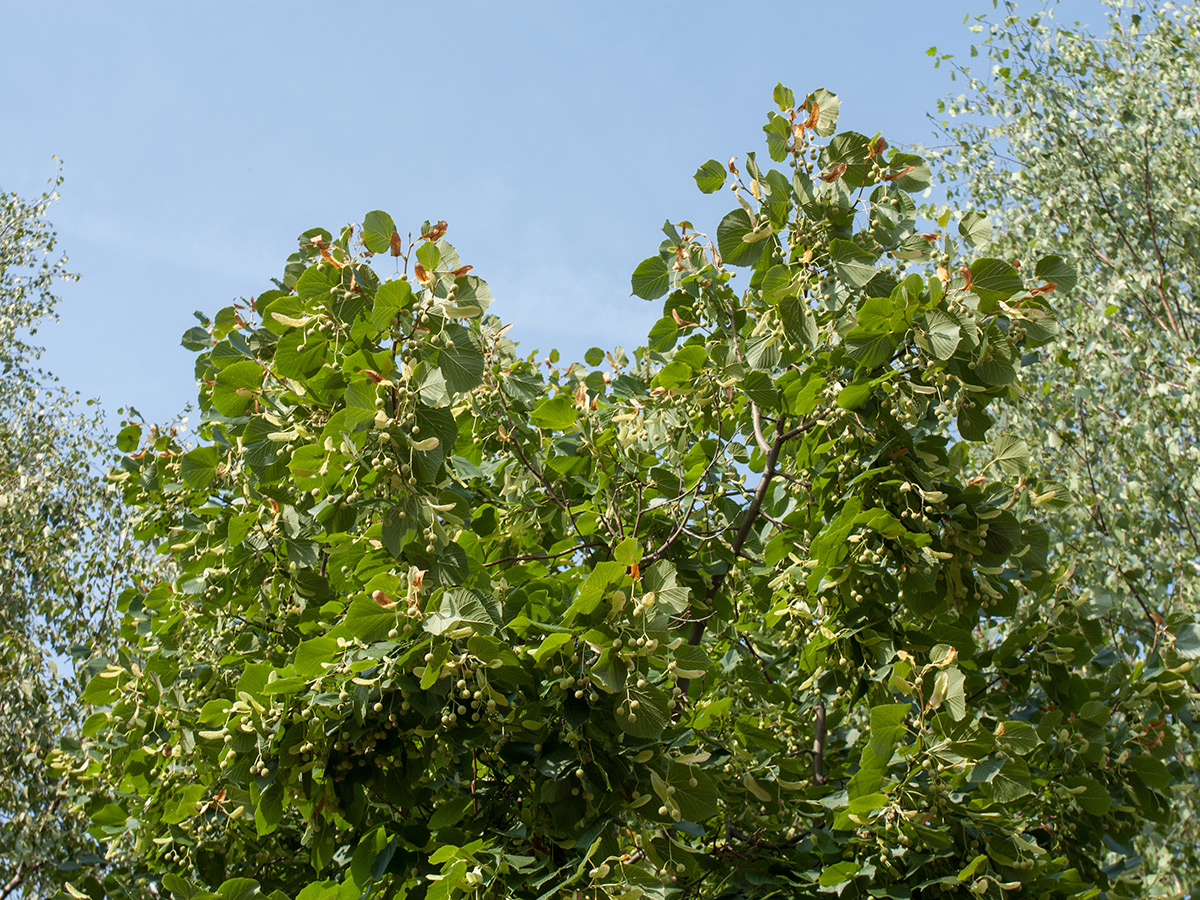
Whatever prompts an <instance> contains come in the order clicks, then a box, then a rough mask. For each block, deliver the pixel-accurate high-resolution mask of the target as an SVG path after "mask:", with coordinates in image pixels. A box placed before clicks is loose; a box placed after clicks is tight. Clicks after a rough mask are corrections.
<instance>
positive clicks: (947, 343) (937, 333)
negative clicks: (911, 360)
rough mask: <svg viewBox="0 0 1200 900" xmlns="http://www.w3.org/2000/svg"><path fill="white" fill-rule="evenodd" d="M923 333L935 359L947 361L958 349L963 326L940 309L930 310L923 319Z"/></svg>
mask: <svg viewBox="0 0 1200 900" xmlns="http://www.w3.org/2000/svg"><path fill="white" fill-rule="evenodd" d="M921 324H922V326H923V327H922V330H921V333H922V335H923V337H924V338H925V341H926V342H927V344H928V347H929V352H930V353H931V354H933V356H934V358H935V359H942V360H946V359H949V358H950V357H952V356H953V355H954V351H955V350H957V349H958V344H959V340H960V338H961V335H962V330H961V326H960V325H959V323H958V319H956V318H955V317H954V316H953V315H951V314H950V313H948V312H944V311H943V310H940V309H930V310H927V311H926V312H925V315H924V316H923V317H922V323H921Z"/></svg>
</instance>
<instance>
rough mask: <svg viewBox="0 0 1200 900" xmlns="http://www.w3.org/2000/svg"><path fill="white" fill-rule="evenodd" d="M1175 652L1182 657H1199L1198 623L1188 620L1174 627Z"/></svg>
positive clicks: (1199, 636) (1199, 627)
mask: <svg viewBox="0 0 1200 900" xmlns="http://www.w3.org/2000/svg"><path fill="white" fill-rule="evenodd" d="M1175 652H1176V653H1178V654H1179V655H1180V656H1182V657H1183V658H1184V659H1200V624H1197V623H1195V622H1188V623H1187V624H1186V625H1181V626H1180V627H1179V628H1177V629H1175Z"/></svg>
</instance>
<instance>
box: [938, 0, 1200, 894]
mask: <svg viewBox="0 0 1200 900" xmlns="http://www.w3.org/2000/svg"><path fill="white" fill-rule="evenodd" d="M1105 5H1106V6H1108V7H1109V28H1108V33H1107V35H1105V36H1103V37H1101V38H1097V37H1095V36H1093V35H1091V34H1090V33H1088V32H1087V31H1085V30H1082V29H1080V28H1078V27H1075V28H1066V27H1054V25H1055V23H1054V21H1053V19H1052V18H1051V17H1050V15H1047V14H1043V15H1041V16H1035V17H1032V18H1021V17H1018V16H1017V15H1016V11H1015V9H1013V8H1012V6H1011V5H1009V6H1008V7H1007V8H1006V9H1007V15H1006V17H1005V18H1004V19H1003V21H1002V22H995V23H991V24H990V35H989V37H988V39H987V43H986V45H985V46H986V47H987V52H988V59H989V62H991V63H992V64H993V66H994V68H993V73H994V74H993V76H992V77H991V78H990V79H976V78H972V77H971V75H970V73H969V72H965V73H964V74H965V76H966V77H967V78H968V79H969V85H970V88H971V93H970V94H969V95H967V96H966V97H964V98H960V100H958V101H953V102H951V103H949V104H948V105H944V107H943V109H944V110H945V111H946V112H948V113H950V115H951V116H952V117H953V119H948V120H947V122H946V127H947V128H948V134H949V135H950V137H951V138H952V139H953V143H952V147H951V151H950V152H949V153H947V154H946V155H945V163H946V171H947V172H948V174H949V175H950V176H951V177H953V178H954V179H955V180H956V182H957V187H956V190H955V192H954V194H955V196H956V197H957V198H959V200H960V202H967V203H977V204H982V205H985V206H988V207H992V208H994V209H996V210H997V211H998V212H997V215H996V221H995V231H994V233H993V234H992V235H991V238H990V243H989V244H988V252H990V253H994V254H995V255H997V256H1001V257H1004V258H1006V259H1017V260H1025V261H1026V262H1028V261H1029V260H1028V250H1029V248H1030V247H1032V246H1042V247H1047V246H1053V247H1056V248H1058V249H1059V250H1060V251H1061V252H1062V253H1063V254H1064V255H1066V256H1069V257H1070V258H1071V259H1072V260H1074V261H1077V262H1078V265H1079V278H1080V282H1079V288H1078V289H1077V290H1075V291H1074V292H1073V293H1072V294H1070V296H1069V297H1068V298H1067V299H1066V300H1064V301H1063V302H1062V303H1061V304H1060V305H1059V306H1058V308H1057V311H1058V313H1059V317H1060V321H1061V324H1062V328H1063V331H1064V334H1065V337H1064V340H1063V341H1062V342H1061V344H1060V345H1059V346H1057V347H1056V348H1055V349H1054V351H1053V352H1051V353H1050V354H1048V358H1047V359H1045V360H1043V361H1042V362H1040V363H1039V364H1038V365H1037V366H1036V367H1034V370H1033V371H1034V372H1035V373H1036V381H1035V383H1034V384H1032V385H1031V386H1030V389H1029V390H1028V391H1027V396H1026V398H1025V401H1024V402H1023V403H1021V404H1019V405H1016V406H1012V407H1009V408H1008V410H1007V412H1006V413H1005V427H1006V428H1008V429H1011V430H1012V431H1014V432H1016V433H1019V434H1021V435H1023V436H1027V437H1028V438H1029V440H1030V442H1031V443H1032V446H1033V452H1032V454H1031V455H1032V458H1033V460H1034V461H1035V465H1034V469H1035V471H1036V472H1037V474H1038V475H1039V477H1041V478H1042V479H1043V480H1045V482H1046V483H1047V493H1046V495H1044V496H1046V497H1047V501H1048V502H1046V503H1044V504H1043V506H1042V508H1043V509H1044V510H1045V514H1046V516H1047V520H1048V522H1049V524H1050V525H1051V526H1052V532H1053V533H1054V534H1055V535H1056V537H1055V543H1056V544H1057V547H1056V549H1057V550H1058V552H1060V553H1061V554H1062V555H1063V556H1064V558H1069V559H1070V560H1071V561H1072V564H1073V565H1074V568H1075V574H1074V579H1073V580H1074V582H1075V585H1076V590H1077V593H1078V597H1079V601H1080V602H1082V603H1084V604H1085V608H1086V610H1087V611H1088V614H1089V615H1090V616H1093V617H1097V618H1101V619H1102V620H1103V621H1105V623H1106V625H1107V626H1108V627H1110V628H1112V629H1113V630H1114V632H1115V633H1117V634H1120V635H1121V636H1122V638H1121V640H1120V643H1119V646H1118V647H1117V648H1116V650H1117V652H1119V653H1120V654H1121V655H1122V656H1124V657H1125V658H1126V659H1128V660H1130V661H1131V662H1132V661H1135V660H1136V661H1139V662H1140V663H1141V664H1142V665H1144V666H1145V667H1147V669H1148V670H1154V669H1161V668H1162V667H1163V666H1164V665H1169V664H1170V663H1169V662H1168V661H1167V660H1165V659H1164V658H1163V657H1162V656H1161V655H1160V653H1159V650H1160V649H1161V648H1162V647H1163V645H1164V643H1166V644H1169V643H1171V642H1174V644H1175V649H1176V650H1182V651H1183V652H1184V655H1185V656H1187V657H1188V658H1189V659H1190V658H1194V657H1195V656H1197V655H1198V654H1200V641H1198V638H1200V626H1198V625H1197V624H1196V623H1197V614H1198V613H1200V594H1198V590H1200V577H1198V576H1200V532H1198V531H1197V529H1198V528H1200V521H1198V516H1200V444H1198V443H1197V437H1198V435H1197V430H1196V414H1197V410H1198V408H1200V406H1198V404H1200V362H1198V361H1197V360H1198V357H1200V302H1198V300H1197V297H1196V285H1197V278H1198V277H1200V269H1198V268H1197V264H1198V262H1200V162H1198V161H1197V156H1196V146H1197V141H1198V139H1200V132H1198V129H1197V120H1198V117H1200V105H1198V104H1197V97H1198V96H1200V9H1198V8H1197V7H1196V6H1195V5H1193V4H1184V5H1182V6H1181V7H1179V8H1173V7H1172V6H1171V5H1170V4H1164V5H1163V6H1162V7H1161V8H1160V9H1156V10H1150V11H1148V10H1147V9H1146V7H1145V6H1144V5H1143V4H1140V3H1136V4H1135V3H1129V2H1116V0H1114V2H1109V3H1106V4H1105ZM1051 11H1052V10H1051ZM1055 483H1056V484H1055ZM1051 492H1053V499H1051ZM1068 496H1070V497H1071V498H1073V501H1074V502H1071V503H1063V502H1061V501H1063V500H1065V499H1066V498H1067V497H1068ZM1164 713H1165V711H1164ZM1167 720H1168V722H1169V723H1170V724H1171V725H1172V726H1174V727H1176V728H1178V730H1179V733H1180V739H1181V742H1182V743H1181V744H1180V749H1179V751H1178V753H1177V758H1178V760H1179V762H1180V763H1181V764H1182V765H1183V766H1184V767H1185V768H1187V769H1190V770H1195V768H1196V755H1195V752H1196V747H1195V744H1194V741H1193V740H1192V738H1191V735H1193V734H1194V733H1195V732H1196V730H1197V722H1196V719H1195V708H1194V706H1192V705H1191V704H1189V705H1188V706H1186V707H1184V708H1183V709H1181V710H1179V711H1178V714H1177V715H1173V716H1168V717H1167ZM1188 816H1191V818H1192V821H1191V823H1190V824H1189V825H1186V826H1185V827H1183V828H1181V829H1180V830H1178V831H1176V832H1175V834H1174V839H1173V841H1172V842H1171V843H1170V844H1168V845H1167V846H1165V847H1157V848H1156V847H1155V846H1153V845H1150V846H1145V845H1140V844H1139V846H1138V848H1137V849H1138V851H1139V852H1140V853H1141V854H1142V855H1143V856H1144V858H1145V862H1146V866H1147V868H1146V871H1145V872H1144V873H1140V872H1139V870H1138V869H1134V870H1133V871H1131V872H1130V873H1129V877H1131V878H1132V877H1134V876H1138V877H1139V878H1140V879H1142V881H1140V883H1136V884H1137V886H1135V887H1131V888H1130V890H1139V891H1143V892H1145V893H1144V894H1142V895H1144V896H1150V895H1154V896H1158V895H1160V894H1161V895H1162V896H1175V895H1177V893H1178V892H1179V891H1183V890H1186V889H1188V888H1189V887H1191V886H1192V885H1193V884H1194V883H1195V878H1196V876H1195V873H1197V872H1200V858H1197V846H1198V843H1200V842H1198V838H1200V833H1198V832H1197V830H1196V822H1195V816H1194V813H1191V812H1185V813H1183V817H1184V819H1185V820H1186V819H1187V817H1188ZM1189 873H1192V874H1191V875H1189Z"/></svg>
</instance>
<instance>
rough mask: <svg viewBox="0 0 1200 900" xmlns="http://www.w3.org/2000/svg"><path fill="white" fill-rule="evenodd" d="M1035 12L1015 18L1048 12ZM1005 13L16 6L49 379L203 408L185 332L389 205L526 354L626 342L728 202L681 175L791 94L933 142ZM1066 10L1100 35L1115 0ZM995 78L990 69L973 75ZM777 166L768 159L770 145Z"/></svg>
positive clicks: (20, 152)
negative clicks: (200, 315) (958, 79)
mask: <svg viewBox="0 0 1200 900" xmlns="http://www.w3.org/2000/svg"><path fill="white" fill-rule="evenodd" d="M1039 6H1040V4H1035V3H1032V2H1031V3H1028V4H1023V5H1022V11H1027V12H1029V13H1032V12H1034V11H1035V10H1036V9H1037V8H1038V7H1039ZM990 11H991V3H990V2H989V0H967V2H964V0H928V2H919V0H910V2H908V3H896V2H894V0H859V2H856V3H845V2H840V3H839V2H821V3H816V2H807V0H804V2H801V0H793V2H757V3H749V4H738V3H730V2H722V3H717V2H709V0H692V2H651V0H643V2H636V3H635V2H615V0H609V2H591V3H583V2H569V0H559V2H548V0H546V2H497V0H490V2H473V0H472V2H464V0H443V2H440V3H431V2H424V3H411V2H401V0H392V2H379V3H328V2H325V3H312V2H288V3H283V2H248V0H243V2H239V3H228V2H192V3H151V2H143V3H132V2H116V0H107V2H86V3H85V2H76V0H67V2H46V0H0V17H2V18H0V21H2V22H3V30H4V50H3V53H0V83H2V84H3V85H4V91H3V92H2V93H0V121H3V122H4V137H3V140H0V188H2V189H5V190H16V191H19V192H21V193H23V194H26V195H31V194H35V193H39V192H40V191H41V190H42V189H43V188H44V186H45V182H46V179H47V178H49V177H50V176H51V175H52V174H53V172H54V163H53V162H52V161H51V156H52V155H55V154H57V155H58V156H60V157H62V158H63V159H64V161H65V174H66V179H67V180H66V183H65V185H64V186H63V189H62V192H63V199H62V201H61V203H59V204H58V205H57V206H56V207H54V208H53V209H52V214H51V217H52V221H53V223H54V225H55V226H56V228H57V230H58V232H59V236H60V239H61V243H62V246H63V248H64V249H65V250H66V251H67V252H68V253H69V255H70V261H71V267H72V268H73V269H74V270H75V271H77V272H80V273H81V274H82V275H83V278H82V280H81V281H80V282H79V283H78V284H75V285H70V286H67V287H65V288H64V290H63V292H62V293H63V298H64V300H63V303H62V304H61V307H60V312H61V316H62V321H61V323H59V324H57V325H54V326H52V327H49V328H46V329H43V330H42V332H41V333H40V335H39V337H40V340H41V343H43V344H44V345H46V347H47V353H46V356H45V357H44V361H45V363H46V365H47V366H48V367H49V368H50V369H51V370H53V371H54V372H55V373H57V374H58V375H59V376H60V377H61V379H62V380H63V381H64V382H65V383H66V384H67V385H68V386H70V387H71V388H73V389H76V390H80V391H82V392H83V394H84V395H85V396H99V397H100V398H101V399H102V400H103V402H104V404H105V406H106V407H107V408H108V409H109V410H112V411H115V409H116V408H117V407H118V406H119V405H122V404H131V403H132V404H134V405H136V406H137V407H138V408H139V409H140V410H141V412H142V413H143V414H145V415H146V416H147V417H148V418H149V419H151V420H166V419H168V418H169V417H171V416H172V415H174V414H175V413H177V412H178V411H180V410H181V409H182V407H183V406H184V405H185V404H186V403H188V402H189V401H190V400H192V399H193V398H194V396H195V386H194V383H193V376H192V356H191V354H189V353H188V352H187V351H185V350H183V349H182V348H181V347H180V346H179V336H180V334H181V333H182V332H183V331H184V330H185V329H187V328H188V327H190V326H191V325H193V324H195V322H194V320H193V319H192V315H191V313H192V310H195V309H199V310H203V311H206V312H209V313H211V312H215V311H216V310H217V309H219V308H220V307H222V306H225V305H227V304H228V303H229V302H230V301H232V300H233V299H234V298H237V297H249V296H253V295H255V294H257V293H259V292H260V291H261V290H263V289H265V288H267V287H269V278H270V277H272V276H278V275H279V274H280V273H281V271H282V268H283V261H284V259H285V257H286V256H287V254H288V253H290V252H291V251H292V250H293V249H294V248H295V237H296V235H297V234H299V233H300V232H301V231H303V230H305V229H307V228H309V227H313V226H317V225H321V226H324V227H327V228H329V229H331V230H335V231H336V229H337V228H339V227H341V226H342V225H344V224H346V223H347V222H354V221H361V218H362V215H363V214H364V213H365V212H366V211H368V210H371V209H376V208H379V209H384V210H387V211H388V212H390V213H391V214H392V215H393V216H394V217H395V219H396V222H397V225H398V226H399V227H400V228H401V229H402V230H404V229H407V228H411V229H413V230H416V229H417V228H419V226H420V223H421V222H422V220H424V219H430V220H437V219H446V220H448V221H449V223H450V230H449V233H448V234H447V239H448V240H450V241H451V242H452V243H454V244H455V245H456V247H457V248H458V250H459V252H460V253H461V255H462V257H463V260H464V262H466V263H470V264H472V265H474V266H475V274H478V275H480V276H482V277H483V278H485V279H486V280H487V281H488V282H489V283H490V285H491V288H492V292H493V294H494V295H495V297H496V298H497V302H496V305H495V306H494V307H493V309H492V311H493V312H495V313H497V314H498V315H500V316H501V317H502V318H504V319H505V321H509V322H514V323H515V328H514V330H513V332H512V336H513V337H514V338H516V339H518V340H519V341H520V342H521V344H522V347H523V348H525V349H527V350H532V349H534V348H535V347H537V348H541V349H542V350H543V351H544V350H547V349H549V348H550V347H552V346H554V347H558V348H560V349H561V350H562V351H563V352H564V355H567V356H568V357H569V358H576V357H579V356H581V355H582V352H583V350H584V349H586V348H587V347H589V346H593V345H600V346H605V347H608V346H611V345H613V344H623V345H625V346H628V347H632V346H636V345H637V344H638V343H640V342H641V340H642V339H643V338H644V335H645V333H646V329H647V328H648V327H649V325H650V323H651V322H652V321H653V320H654V318H656V314H657V306H656V305H652V304H647V303H645V302H644V301H641V300H638V299H636V298H633V297H630V296H629V273H630V272H631V271H632V269H633V267H634V266H635V265H636V264H637V263H638V262H639V261H640V260H641V259H643V258H645V257H646V256H649V255H651V254H652V253H653V252H654V251H655V249H656V247H657V245H658V242H659V240H660V238H661V235H660V234H659V228H660V227H661V225H662V223H663V221H664V220H665V219H668V218H670V219H672V220H674V221H679V220H680V219H684V218H687V219H691V220H692V221H693V222H694V223H695V224H696V226H697V227H699V228H701V230H709V229H715V225H716V222H717V221H718V220H719V218H720V216H721V215H722V214H723V213H724V212H727V211H728V208H730V207H732V205H733V204H732V201H731V198H730V197H729V196H728V194H727V193H724V192H722V193H721V194H718V195H715V196H712V197H705V196H704V195H702V194H700V193H699V192H698V191H697V190H696V188H695V185H694V183H693V181H692V178H691V175H692V172H693V171H694V170H695V168H696V166H697V165H699V164H700V163H702V162H703V161H704V160H706V159H709V158H710V157H715V158H717V159H720V160H725V159H728V158H729V157H730V156H732V155H735V154H736V155H738V156H742V155H744V153H745V151H747V150H759V151H762V150H763V146H762V133H761V126H762V123H763V122H764V121H765V115H766V112H767V110H769V109H771V108H772V106H771V99H770V98H771V89H772V87H773V86H774V85H775V83H776V82H777V81H780V80H782V81H783V82H784V83H785V84H787V85H789V86H791V87H792V88H794V89H795V91H796V93H797V94H798V95H802V94H803V93H804V92H806V91H809V90H812V89H814V88H817V87H827V88H829V89H830V90H833V91H835V92H837V93H838V94H840V95H841V97H842V101H843V106H842V119H841V122H840V123H839V124H840V127H842V128H854V129H856V130H860V131H864V132H866V133H868V134H873V133H874V132H876V131H882V132H883V133H884V135H885V137H887V139H888V140H889V142H890V143H892V144H893V145H906V144H916V143H921V142H932V141H933V140H934V134H933V130H932V127H931V125H930V123H929V121H928V120H927V119H926V113H927V112H929V111H932V110H933V109H934V108H935V103H936V100H937V98H938V97H941V96H944V95H946V94H948V93H957V92H958V91H959V90H960V89H961V86H960V85H959V84H956V83H952V82H951V81H950V80H949V77H948V71H947V69H946V68H945V67H943V68H942V69H940V70H936V71H935V70H934V68H933V65H932V60H931V59H930V58H929V57H928V56H926V54H925V51H926V50H927V49H928V48H929V47H930V46H931V45H935V44H936V45H937V46H938V47H939V49H943V50H949V51H954V52H956V53H965V52H966V50H967V48H968V46H969V44H970V43H971V41H972V40H973V39H974V40H978V38H977V37H976V36H974V35H971V34H970V33H969V32H968V30H967V28H966V26H965V25H964V24H963V20H964V16H965V15H967V14H976V13H980V12H990ZM1058 16H1059V18H1060V19H1061V18H1071V19H1074V18H1080V19H1082V20H1083V21H1085V22H1089V23H1091V24H1093V25H1094V26H1096V27H1097V30H1099V29H1100V28H1101V26H1102V25H1103V15H1102V8H1101V7H1100V4H1099V3H1098V2H1096V0H1064V2H1063V3H1062V4H1061V8H1060V12H1059V14H1058ZM978 62H982V58H981V59H980V60H978ZM764 155H765V154H764Z"/></svg>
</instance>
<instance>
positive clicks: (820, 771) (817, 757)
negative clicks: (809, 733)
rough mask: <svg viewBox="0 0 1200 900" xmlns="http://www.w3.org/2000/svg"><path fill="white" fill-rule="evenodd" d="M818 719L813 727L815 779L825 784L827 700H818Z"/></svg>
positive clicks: (818, 782)
mask: <svg viewBox="0 0 1200 900" xmlns="http://www.w3.org/2000/svg"><path fill="white" fill-rule="evenodd" d="M816 712H817V721H816V725H815V726H814V728H813V746H812V766H813V781H815V782H816V783H817V784H824V783H825V782H826V781H827V780H828V779H827V778H826V777H825V701H824V700H818V701H817V708H816Z"/></svg>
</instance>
